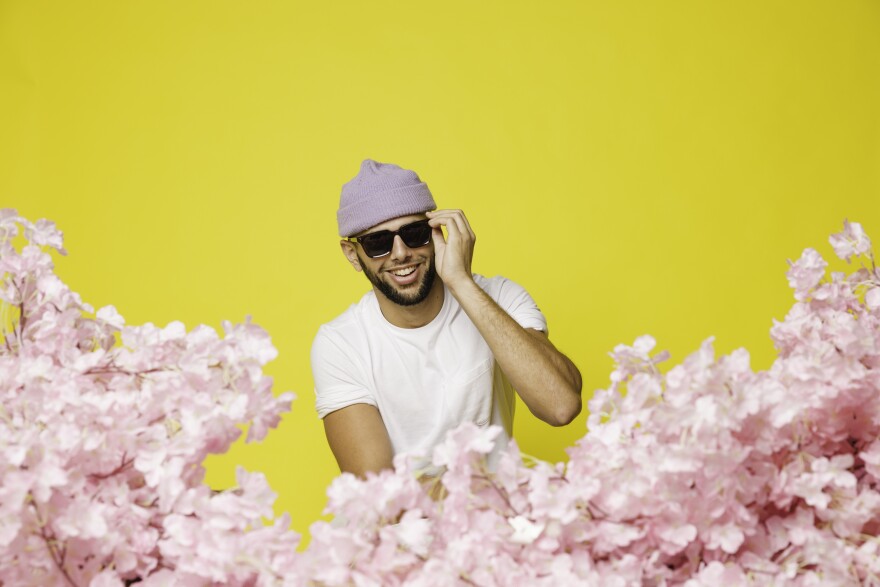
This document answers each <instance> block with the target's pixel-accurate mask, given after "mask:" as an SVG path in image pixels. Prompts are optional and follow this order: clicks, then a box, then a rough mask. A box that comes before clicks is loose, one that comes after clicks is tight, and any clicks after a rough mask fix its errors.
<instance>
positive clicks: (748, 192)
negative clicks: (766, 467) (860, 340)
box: [0, 0, 880, 532]
mask: <svg viewBox="0 0 880 587" xmlns="http://www.w3.org/2000/svg"><path fill="white" fill-rule="evenodd" d="M878 105H880V2H878V1H877V0H861V1H856V0H841V1H839V2H829V1H828V0H790V1H776V2H773V1H771V2H768V1H767V0H746V1H740V2H727V1H707V0H691V1H663V2H659V1H658V2H634V1H625V2H600V1H595V0H591V1H584V2H580V1H578V2H575V1H572V2H563V3H560V2H556V3H553V2H549V3H547V2H542V3H539V2H509V1H508V2H461V1H455V2H434V3H422V2H396V3H392V2H362V1H358V2H342V3H339V2H337V3H332V2H327V3H319V2H283V1H275V2H260V1H254V2H230V1H218V0H211V1H207V0H198V1H180V0H178V1H175V2H170V1H161V2H160V1H149V2H146V1H126V0H104V1H93V2H62V1H60V0H59V1H56V2H47V1H33V0H28V1H10V0H0V206H4V207H16V208H18V209H19V211H20V212H21V213H22V214H24V215H25V216H27V217H29V218H31V219H33V220H36V219H37V218H42V217H47V218H50V219H53V220H55V221H56V222H57V223H58V224H59V226H60V227H61V228H62V230H64V232H65V236H66V245H67V248H68V250H69V252H70V255H69V257H67V258H60V259H58V272H59V274H60V275H61V277H62V278H63V279H64V280H65V281H66V282H67V283H68V284H70V285H71V287H72V288H73V289H74V290H75V291H78V292H80V293H81V294H82V296H83V298H84V299H85V300H86V301H88V302H90V303H92V304H93V305H94V306H95V307H96V308H98V307H100V306H103V305H105V304H114V305H116V306H117V308H118V309H119V311H120V312H121V313H122V314H123V315H124V316H125V317H126V319H127V321H128V323H129V324H140V323H143V322H148V321H149V322H153V323H156V324H160V325H164V324H166V323H167V322H169V321H171V320H175V319H180V320H183V321H184V322H185V323H186V324H187V326H188V327H190V328H191V327H194V326H195V325H196V324H198V323H207V324H209V325H212V326H214V327H219V324H220V321H221V320H223V319H230V320H233V321H241V320H243V319H244V317H245V316H246V315H247V314H251V315H253V317H254V321H255V322H257V323H258V324H260V325H262V326H263V327H265V328H266V329H267V330H268V331H269V332H270V333H271V335H272V337H273V341H274V343H275V345H276V346H277V348H278V350H279V352H280V356H279V358H278V359H277V360H276V361H274V362H273V363H271V364H270V365H269V367H268V372H269V373H270V374H271V375H273V376H274V377H275V381H276V384H275V390H276V392H278V393H280V392H282V391H284V390H294V391H295V392H296V393H297V394H298V395H299V399H298V400H297V401H296V402H294V405H293V411H292V413H291V414H289V415H288V416H287V417H286V418H285V419H284V421H283V422H282V424H281V426H280V428H279V429H278V430H276V431H273V432H272V433H271V434H270V435H269V437H268V439H267V440H266V441H265V442H264V443H263V444H260V445H248V446H245V445H240V446H236V447H235V448H234V450H233V451H232V452H231V453H230V454H229V455H226V456H223V457H217V458H212V459H211V460H210V462H209V481H210V483H212V484H213V485H215V486H217V487H223V486H229V485H230V484H232V483H233V479H234V478H233V470H234V466H235V464H236V463H243V464H245V465H246V466H247V467H248V468H250V469H257V470H262V471H265V472H266V473H267V475H268V477H269V480H270V482H271V484H272V486H273V487H274V489H275V490H276V491H278V492H279V494H280V497H279V500H278V503H277V508H276V509H277V510H278V511H279V512H280V511H290V512H291V513H292V516H293V520H294V527H295V528H296V529H297V530H299V531H301V532H305V531H306V530H307V528H308V525H309V523H310V522H311V521H313V520H315V519H316V518H317V517H318V516H319V515H320V511H321V509H322V508H323V506H324V502H325V496H324V489H325V487H326V485H327V483H328V482H329V481H330V480H331V479H332V477H333V476H334V475H335V473H336V464H335V462H334V461H333V458H332V456H331V454H330V452H329V450H328V449H327V447H326V443H325V440H324V437H323V430H322V427H321V425H320V422H319V421H318V419H317V417H316V416H315V413H314V399H313V392H312V380H311V374H310V371H309V358H308V357H309V347H310V344H311V340H312V337H313V335H314V333H315V331H316V329H317V328H318V325H319V324H321V323H323V322H326V321H328V320H330V319H332V318H333V317H335V316H336V315H338V314H339V313H340V312H342V311H343V310H344V309H345V308H346V307H347V306H348V305H349V304H350V303H352V302H354V301H355V300H357V299H358V298H359V297H360V295H361V294H362V293H363V292H364V291H366V289H367V282H366V280H365V279H364V278H363V276H362V275H358V274H355V273H354V272H353V271H352V270H351V268H350V267H349V266H348V265H347V263H346V262H345V260H344V259H343V257H342V255H341V254H340V252H339V246H338V244H337V242H338V238H337V236H336V224H335V210H336V206H337V203H338V195H339V189H340V187H341V185H342V184H343V183H344V182H345V181H347V180H348V179H350V178H351V177H352V176H354V175H355V173H356V172H357V170H358V167H359V163H360V161H361V160H362V159H363V158H365V157H370V158H374V159H377V160H379V161H390V162H395V163H398V164H400V165H402V166H404V167H408V168H411V169H415V170H416V171H417V172H418V173H419V174H420V175H421V177H422V178H423V179H424V180H426V181H427V182H428V184H429V185H430V187H431V189H432V191H433V193H434V195H435V197H436V199H437V201H438V203H439V204H440V205H441V206H442V207H460V208H463V209H464V210H465V211H466V213H467V214H468V217H469V218H470V220H471V223H472V225H473V227H474V229H475V231H476V233H477V236H478V242H477V251H476V259H475V269H476V270H477V271H479V272H481V273H484V274H487V275H494V274H503V275H505V276H507V277H510V278H512V279H514V280H516V281H518V282H519V283H521V284H522V285H524V286H525V287H526V288H527V289H528V290H529V291H530V292H531V293H532V295H533V296H534V297H535V299H536V300H537V301H538V303H539V305H540V306H541V307H542V309H543V310H544V311H545V313H546V315H547V317H548V319H549V322H550V329H551V338H552V340H554V341H555V342H556V344H557V345H558V346H559V347H560V348H561V349H562V350H563V351H565V352H566V353H568V354H569V355H570V356H571V357H572V358H573V359H574V360H575V362H576V363H577V364H578V365H579V366H580V368H581V370H582V372H583V374H584V380H585V390H586V391H587V392H588V393H587V395H588V394H589V393H591V392H592V391H593V390H595V389H597V388H599V387H604V386H605V385H606V384H607V381H608V373H609V371H610V368H611V361H610V359H609V358H608V356H607V352H608V351H609V350H610V349H611V348H612V347H613V346H614V345H615V344H617V343H619V342H627V343H630V342H632V340H633V339H634V338H635V337H636V336H638V335H640V334H643V333H651V334H653V335H654V336H655V337H656V338H657V339H658V341H659V347H660V348H668V349H670V350H672V352H673V362H675V361H678V360H681V359H682V358H683V357H684V356H685V354H686V353H688V352H690V351H692V350H693V349H695V348H696V347H697V346H698V345H699V343H700V341H701V340H703V339H704V338H706V337H708V336H710V335H716V336H717V348H718V350H719V351H720V352H729V351H730V350H732V349H733V348H736V347H739V346H745V347H747V348H748V349H750V350H751V351H752V353H753V364H754V366H755V367H757V368H764V367H767V366H768V365H769V363H770V361H771V360H772V357H773V352H772V345H771V343H770V340H769V337H768V329H769V327H770V325H771V319H772V318H782V317H783V316H784V314H785V312H786V310H787V308H788V306H789V304H790V302H791V296H790V292H789V290H788V287H787V284H786V280H785V277H784V272H785V270H786V268H787V265H786V263H785V260H786V258H792V259H794V258H796V257H797V256H799V255H800V252H801V250H802V249H803V248H804V247H806V246H813V247H816V248H818V249H819V251H820V252H821V253H822V254H823V255H826V256H828V255H829V254H830V252H831V250H830V247H829V245H828V243H827V236H828V235H829V234H830V233H831V232H834V231H837V230H839V229H840V227H841V225H842V221H843V219H844V218H847V217H848V218H850V219H851V220H855V221H861V222H862V223H863V224H864V226H865V228H866V229H867V230H868V232H869V234H873V236H874V238H875V241H877V242H880V108H878ZM584 431H585V428H584V417H583V416H582V417H580V418H578V420H577V421H576V422H575V423H574V424H573V425H571V426H570V427H568V428H565V429H551V428H549V427H547V426H545V425H542V424H540V423H539V422H537V421H535V420H534V419H533V418H532V417H531V415H530V414H528V412H527V410H525V409H523V407H522V405H520V409H519V410H518V414H517V421H516V436H517V438H518V439H519V440H520V442H521V446H522V448H523V450H524V451H525V452H528V453H530V454H533V455H536V456H539V457H543V458H547V459H554V460H558V459H562V458H564V456H565V455H564V447H565V446H567V445H569V444H571V443H572V442H574V440H576V439H577V438H578V437H580V436H581V435H583V433H584Z"/></svg>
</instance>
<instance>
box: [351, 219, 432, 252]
mask: <svg viewBox="0 0 880 587" xmlns="http://www.w3.org/2000/svg"><path fill="white" fill-rule="evenodd" d="M416 224H426V225H427V224H428V219H427V218H425V219H424V220H416V221H415V222H410V223H409V224H404V225H403V226H401V227H400V228H398V229H397V230H377V231H376V232H369V233H367V234H362V235H361V236H350V237H348V238H346V240H347V241H348V242H350V243H360V245H361V248H362V249H364V254H365V255H367V257H369V258H370V259H379V258H381V257H384V256H385V255H390V254H391V249H393V248H394V237H396V236H400V239H401V240H402V241H403V244H405V245H406V246H407V247H409V248H411V249H418V248H420V247H424V246H427V244H428V243H430V242H431V237H432V236H433V234H432V231H431V230H429V231H428V240H426V241H425V242H423V243H422V244H420V245H410V244H409V243H408V242H406V239H405V238H403V235H402V234H400V233H401V231H403V230H405V229H407V228H409V227H411V226H413V225H416ZM428 228H430V226H429V227H428ZM385 234H390V235H391V247H390V248H389V249H388V250H387V251H386V252H384V253H382V254H381V255H376V256H373V255H370V254H369V253H367V249H366V248H364V242H363V239H364V238H367V237H371V236H374V235H385Z"/></svg>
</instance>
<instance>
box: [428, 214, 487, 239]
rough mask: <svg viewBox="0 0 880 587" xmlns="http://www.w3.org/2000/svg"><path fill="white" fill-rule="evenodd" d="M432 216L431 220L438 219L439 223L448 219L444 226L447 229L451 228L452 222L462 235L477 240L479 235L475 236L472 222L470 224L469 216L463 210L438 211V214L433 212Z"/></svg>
mask: <svg viewBox="0 0 880 587" xmlns="http://www.w3.org/2000/svg"><path fill="white" fill-rule="evenodd" d="M430 214H431V220H435V219H436V220H438V223H439V221H441V220H442V219H446V222H444V224H446V225H447V229H448V228H449V227H448V224H449V222H450V221H452V222H455V223H456V225H457V226H458V229H459V232H460V233H461V234H463V235H468V236H470V238H471V240H476V239H477V235H476V234H474V231H473V229H472V228H471V225H470V222H468V219H467V216H466V215H465V213H464V211H463V210H437V211H436V212H431V213H430ZM429 223H430V221H429Z"/></svg>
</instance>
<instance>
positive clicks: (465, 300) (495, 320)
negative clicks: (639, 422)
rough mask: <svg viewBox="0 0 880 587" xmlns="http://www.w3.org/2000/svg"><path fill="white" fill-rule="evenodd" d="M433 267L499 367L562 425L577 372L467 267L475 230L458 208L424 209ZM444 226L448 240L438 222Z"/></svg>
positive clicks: (573, 407) (571, 405)
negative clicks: (519, 321) (431, 231)
mask: <svg viewBox="0 0 880 587" xmlns="http://www.w3.org/2000/svg"><path fill="white" fill-rule="evenodd" d="M428 218H430V224H431V226H433V227H434V247H435V262H436V264H437V273H438V274H439V275H440V277H441V279H443V282H444V283H445V284H446V285H447V287H448V288H449V290H450V292H451V293H452V295H453V296H455V299H456V300H458V303H459V304H460V305H461V307H462V309H464V311H465V313H467V315H468V317H470V319H471V321H472V322H473V323H474V325H475V326H476V327H477V329H478V330H479V331H480V334H481V335H482V336H483V338H484V339H485V340H486V343H488V345H489V348H491V349H492V353H493V354H494V355H495V360H496V361H497V362H498V364H499V366H500V367H501V370H502V371H503V372H504V374H505V375H506V376H507V378H508V380H509V381H510V384H511V385H512V386H513V388H514V389H516V391H517V393H518V394H519V396H520V398H521V399H522V400H523V402H525V404H526V406H527V407H528V408H529V411H531V412H532V413H533V414H534V415H535V416H537V417H538V418H540V419H541V420H543V421H544V422H547V423H548V424H551V425H553V426H564V425H565V424H568V423H569V422H571V421H572V420H573V419H574V418H575V417H576V416H577V415H578V414H579V413H580V411H581V386H582V381H581V374H580V371H578V369H577V367H575V365H574V363H572V362H571V360H569V358H568V357H566V356H565V355H563V354H562V353H561V352H559V350H557V349H556V347H555V346H553V343H551V342H550V340H549V339H548V338H547V335H546V334H544V333H543V332H540V331H538V330H534V329H530V328H523V327H522V326H520V325H519V324H517V322H516V320H514V319H513V318H512V317H511V316H510V315H509V314H508V313H507V312H505V311H504V310H503V309H502V308H501V307H500V306H498V304H496V303H495V301H494V300H493V299H492V298H491V297H489V295H488V294H487V293H486V292H484V291H483V289H482V288H481V287H480V286H479V285H477V284H476V282H475V281H474V278H473V273H472V272H471V261H472V259H473V254H474V243H475V241H476V236H475V235H474V233H473V231H472V230H471V228H470V225H469V224H468V221H467V218H465V216H464V213H462V211H461V210H438V211H436V212H428ZM441 226H445V227H446V232H447V234H448V240H446V239H444V238H443V233H442V232H441V229H440V227H441Z"/></svg>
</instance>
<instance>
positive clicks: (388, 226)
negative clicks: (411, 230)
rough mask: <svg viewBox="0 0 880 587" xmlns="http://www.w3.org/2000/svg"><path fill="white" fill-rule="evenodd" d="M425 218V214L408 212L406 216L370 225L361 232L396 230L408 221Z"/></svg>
mask: <svg viewBox="0 0 880 587" xmlns="http://www.w3.org/2000/svg"><path fill="white" fill-rule="evenodd" d="M425 218H427V216H425V214H409V215H407V216H398V217H397V218H392V219H391V220H386V221H385V222H382V223H381V224H377V225H376V226H371V227H370V228H368V229H367V230H365V231H363V232H362V233H361V234H362V235H363V234H369V233H371V232H377V231H379V230H397V229H398V228H400V227H401V226H404V225H407V224H409V223H410V222H416V221H417V220H424V219H425Z"/></svg>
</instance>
